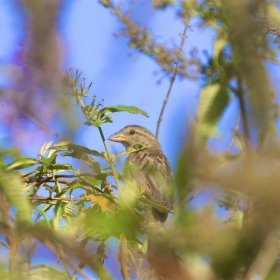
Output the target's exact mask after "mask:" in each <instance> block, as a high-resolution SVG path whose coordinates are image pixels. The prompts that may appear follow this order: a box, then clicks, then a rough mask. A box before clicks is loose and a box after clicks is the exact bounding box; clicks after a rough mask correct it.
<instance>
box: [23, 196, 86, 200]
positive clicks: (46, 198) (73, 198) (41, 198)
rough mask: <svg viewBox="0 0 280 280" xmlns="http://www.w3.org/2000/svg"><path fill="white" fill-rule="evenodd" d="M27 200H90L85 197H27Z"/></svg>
mask: <svg viewBox="0 0 280 280" xmlns="http://www.w3.org/2000/svg"><path fill="white" fill-rule="evenodd" d="M27 198H28V199H31V200H60V201H77V200H78V201H83V200H90V199H89V198H86V197H45V196H37V195H35V196H27Z"/></svg>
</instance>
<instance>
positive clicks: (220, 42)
mask: <svg viewBox="0 0 280 280" xmlns="http://www.w3.org/2000/svg"><path fill="white" fill-rule="evenodd" d="M227 44H228V42H227V40H225V39H224V38H217V39H216V41H215V43H214V54H213V60H214V62H215V63H217V64H219V63H218V60H219V56H220V53H221V52H222V51H223V49H224V48H225V46H226V45H227Z"/></svg>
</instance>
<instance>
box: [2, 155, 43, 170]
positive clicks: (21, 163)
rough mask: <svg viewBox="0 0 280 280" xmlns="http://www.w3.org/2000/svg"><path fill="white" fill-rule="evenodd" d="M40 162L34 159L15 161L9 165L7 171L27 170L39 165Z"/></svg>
mask: <svg viewBox="0 0 280 280" xmlns="http://www.w3.org/2000/svg"><path fill="white" fill-rule="evenodd" d="M38 163H39V161H38V160H36V159H33V158H22V159H19V160H15V161H13V162H11V163H10V164H8V165H7V170H14V169H15V170H17V169H23V168H27V167H30V166H33V165H36V164H38Z"/></svg>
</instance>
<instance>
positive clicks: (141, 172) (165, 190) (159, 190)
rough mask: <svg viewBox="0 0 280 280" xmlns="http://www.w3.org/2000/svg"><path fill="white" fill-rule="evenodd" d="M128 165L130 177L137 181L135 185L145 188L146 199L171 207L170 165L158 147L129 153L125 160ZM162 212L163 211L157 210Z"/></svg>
mask: <svg viewBox="0 0 280 280" xmlns="http://www.w3.org/2000/svg"><path fill="white" fill-rule="evenodd" d="M128 166H129V170H130V172H129V173H130V177H132V178H134V180H135V181H137V185H138V187H140V188H143V189H144V190H145V196H146V198H147V199H148V200H151V201H152V202H154V203H156V204H159V205H161V206H163V207H166V208H168V209H172V205H173V195H172V192H171V191H170V181H171V169H170V165H169V163H168V161H167V159H166V157H165V156H164V155H163V153H162V152H161V151H160V150H158V149H149V150H145V151H143V152H139V153H135V154H130V156H129V157H128V159H127V162H126V169H128V168H127V167H128ZM158 211H159V212H162V213H164V211H161V210H158Z"/></svg>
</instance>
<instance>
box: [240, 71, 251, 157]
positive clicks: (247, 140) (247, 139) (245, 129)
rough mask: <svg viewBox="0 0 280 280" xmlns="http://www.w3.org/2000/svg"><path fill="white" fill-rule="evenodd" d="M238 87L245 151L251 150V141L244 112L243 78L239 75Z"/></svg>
mask: <svg viewBox="0 0 280 280" xmlns="http://www.w3.org/2000/svg"><path fill="white" fill-rule="evenodd" d="M237 83H238V89H237V96H238V100H239V106H240V111H241V119H242V126H243V132H244V142H245V149H246V151H247V152H249V151H250V150H251V142H250V139H251V137H250V130H249V121H248V117H247V112H246V104H245V97H244V90H243V80H242V77H241V76H240V75H238V77H237Z"/></svg>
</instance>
